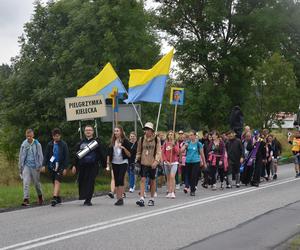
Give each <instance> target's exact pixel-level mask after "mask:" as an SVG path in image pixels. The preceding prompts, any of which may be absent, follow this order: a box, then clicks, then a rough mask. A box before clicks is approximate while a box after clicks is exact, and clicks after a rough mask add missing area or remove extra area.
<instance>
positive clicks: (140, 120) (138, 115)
mask: <svg viewBox="0 0 300 250" xmlns="http://www.w3.org/2000/svg"><path fill="white" fill-rule="evenodd" d="M125 92H126V94H127V96H129V94H128V91H127V90H126V89H125ZM130 103H131V105H132V106H133V109H134V111H135V113H136V115H137V117H138V120H139V122H140V124H141V126H142V128H143V127H144V125H143V122H142V119H141V117H140V114H139V112H138V111H137V109H136V106H135V105H134V103H133V102H130Z"/></svg>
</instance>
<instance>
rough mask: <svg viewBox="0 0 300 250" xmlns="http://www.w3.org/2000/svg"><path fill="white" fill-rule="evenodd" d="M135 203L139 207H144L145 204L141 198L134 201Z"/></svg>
mask: <svg viewBox="0 0 300 250" xmlns="http://www.w3.org/2000/svg"><path fill="white" fill-rule="evenodd" d="M136 204H137V205H138V206H140V207H144V206H145V201H144V200H143V199H140V200H138V201H137V202H136Z"/></svg>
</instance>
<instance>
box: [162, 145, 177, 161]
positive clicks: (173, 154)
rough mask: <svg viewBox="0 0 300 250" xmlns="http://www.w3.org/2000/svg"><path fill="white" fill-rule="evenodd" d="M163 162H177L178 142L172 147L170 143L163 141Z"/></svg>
mask: <svg viewBox="0 0 300 250" xmlns="http://www.w3.org/2000/svg"><path fill="white" fill-rule="evenodd" d="M162 155H163V161H168V162H170V163H173V162H178V155H179V144H178V142H176V143H175V145H173V143H172V142H168V141H165V143H164V145H163V146H162Z"/></svg>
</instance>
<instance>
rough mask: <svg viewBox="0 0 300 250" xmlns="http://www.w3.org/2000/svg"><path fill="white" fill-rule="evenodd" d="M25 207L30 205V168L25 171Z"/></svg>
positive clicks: (25, 168)
mask: <svg viewBox="0 0 300 250" xmlns="http://www.w3.org/2000/svg"><path fill="white" fill-rule="evenodd" d="M22 176H23V203H22V205H23V206H27V205H29V198H30V182H31V173H30V170H29V168H28V167H26V166H25V167H24V169H23V173H22Z"/></svg>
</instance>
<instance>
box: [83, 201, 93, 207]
mask: <svg viewBox="0 0 300 250" xmlns="http://www.w3.org/2000/svg"><path fill="white" fill-rule="evenodd" d="M83 206H89V207H90V206H93V204H92V202H91V201H90V200H85V201H84V203H83Z"/></svg>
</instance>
